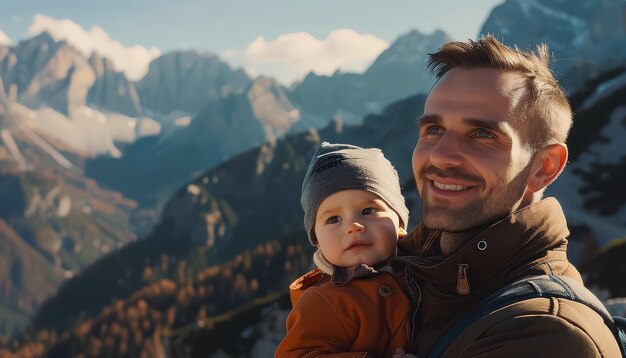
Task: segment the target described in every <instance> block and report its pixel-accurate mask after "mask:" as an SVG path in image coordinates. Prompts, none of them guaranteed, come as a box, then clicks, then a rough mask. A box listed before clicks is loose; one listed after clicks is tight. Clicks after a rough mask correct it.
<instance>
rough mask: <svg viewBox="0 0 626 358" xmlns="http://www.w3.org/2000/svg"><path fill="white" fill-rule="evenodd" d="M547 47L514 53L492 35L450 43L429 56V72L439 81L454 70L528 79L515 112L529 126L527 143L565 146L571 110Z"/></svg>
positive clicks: (543, 145)
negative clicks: (478, 70)
mask: <svg viewBox="0 0 626 358" xmlns="http://www.w3.org/2000/svg"><path fill="white" fill-rule="evenodd" d="M549 64H550V56H549V53H548V46H547V45H546V44H541V45H539V46H537V49H536V51H532V52H530V51H521V50H518V49H517V48H515V49H513V48H510V47H508V46H506V45H504V44H502V43H501V42H500V41H498V40H497V39H496V38H495V37H493V36H492V35H487V36H483V37H481V38H480V39H479V40H477V41H473V40H469V41H468V42H449V43H446V44H445V45H443V46H442V47H441V48H440V49H439V50H438V51H437V52H436V53H434V54H429V60H428V69H429V70H430V71H431V72H433V73H434V74H435V76H436V77H437V79H440V78H441V77H442V76H443V75H445V74H446V73H447V72H448V71H450V70H451V69H453V68H457V67H459V68H464V69H473V68H495V69H500V70H502V71H505V72H517V73H521V74H522V75H524V76H525V77H526V93H525V94H524V96H525V97H526V98H527V99H528V100H527V101H521V102H520V104H519V106H520V107H518V108H515V111H514V113H517V115H515V116H514V118H515V119H516V121H519V122H520V123H523V124H527V125H526V126H525V128H526V136H525V137H526V138H525V140H524V141H525V142H526V144H528V145H529V146H530V147H531V148H533V149H535V150H537V149H540V148H543V147H545V146H547V145H549V144H553V143H562V144H565V141H566V140H567V134H568V133H569V130H570V128H571V126H572V109H571V107H570V104H569V102H568V100H567V97H566V96H565V93H564V92H563V89H562V88H561V86H559V84H558V83H557V81H556V79H555V78H554V76H553V74H552V71H551V70H550V67H549Z"/></svg>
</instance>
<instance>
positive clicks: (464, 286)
mask: <svg viewBox="0 0 626 358" xmlns="http://www.w3.org/2000/svg"><path fill="white" fill-rule="evenodd" d="M468 269H469V265H468V264H459V272H458V274H457V280H456V292H458V293H460V294H462V295H467V294H468V293H470V284H469V279H468V278H467V270H468Z"/></svg>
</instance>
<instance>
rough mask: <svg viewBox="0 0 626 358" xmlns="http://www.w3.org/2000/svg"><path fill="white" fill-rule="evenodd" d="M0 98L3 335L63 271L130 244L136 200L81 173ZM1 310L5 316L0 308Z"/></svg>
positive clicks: (73, 158) (75, 160) (21, 322)
mask: <svg viewBox="0 0 626 358" xmlns="http://www.w3.org/2000/svg"><path fill="white" fill-rule="evenodd" d="M14 106H21V105H19V104H16V103H14V102H10V101H5V100H0V203H2V205H0V242H1V244H0V257H1V258H2V259H0V291H1V292H2V293H0V311H2V312H3V313H2V315H0V334H9V333H12V332H16V331H18V330H19V329H21V328H22V327H24V326H25V325H26V324H27V322H28V319H29V318H30V317H31V316H32V315H33V314H34V313H35V311H36V310H37V309H38V308H39V306H40V305H41V304H42V303H43V301H44V300H45V299H46V298H47V297H48V296H49V295H51V294H53V293H54V292H56V289H57V287H58V285H59V284H60V283H61V282H62V281H63V280H65V279H67V278H68V277H71V276H72V275H74V274H76V273H77V272H79V271H80V270H81V269H83V268H84V267H86V266H87V265H89V264H91V263H92V262H94V261H95V260H96V259H98V258H99V257H101V256H102V255H103V254H104V253H107V252H109V251H112V250H114V249H116V248H118V247H120V246H124V245H125V244H127V243H129V242H132V241H134V240H135V238H136V236H135V234H134V232H133V228H132V227H131V224H130V221H131V214H132V213H133V212H134V210H135V209H136V203H135V202H133V201H131V200H128V199H126V198H124V197H123V196H122V195H120V194H119V193H116V192H112V191H110V190H107V189H103V188H101V187H100V186H99V185H98V184H97V183H96V182H95V181H93V180H89V179H86V178H85V177H84V176H82V174H81V173H80V167H79V166H78V165H80V163H81V160H80V157H79V156H77V155H72V154H69V153H67V152H63V151H62V150H58V149H55V148H54V147H53V146H52V145H51V144H50V143H49V142H47V141H46V140H44V139H43V138H42V137H41V136H40V135H39V134H38V133H37V131H35V130H33V129H32V128H31V127H29V126H28V124H27V123H26V122H27V118H24V117H22V116H20V115H19V114H20V112H19V111H15V110H13V109H12V107H14ZM5 313H6V314H5Z"/></svg>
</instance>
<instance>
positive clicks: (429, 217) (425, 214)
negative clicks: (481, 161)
mask: <svg viewBox="0 0 626 358" xmlns="http://www.w3.org/2000/svg"><path fill="white" fill-rule="evenodd" d="M529 171H530V168H527V169H526V168H525V169H524V170H522V171H521V172H520V173H518V175H517V176H516V177H515V178H513V180H511V181H510V182H509V183H508V184H503V183H505V182H506V181H505V180H504V179H503V178H498V183H500V184H499V185H498V186H497V187H494V188H492V189H491V190H490V191H488V192H485V193H483V194H482V195H481V196H479V197H477V198H475V199H474V200H471V201H469V202H468V203H467V204H466V205H464V206H463V207H460V208H453V207H451V204H450V203H449V202H448V201H447V200H443V199H428V198H427V197H426V198H425V195H424V194H427V193H424V190H425V189H424V188H425V187H426V186H427V185H430V184H429V183H422V186H421V188H418V189H419V190H418V191H419V193H420V196H421V197H422V223H423V224H424V225H425V226H426V227H428V228H429V229H439V230H443V231H446V232H452V233H455V232H463V231H468V230H471V229H474V228H479V227H484V226H486V225H489V224H493V223H495V222H497V221H499V220H501V219H504V218H505V217H507V216H509V215H510V214H511V213H512V212H513V211H515V210H517V209H518V207H519V204H520V202H521V201H522V197H523V196H524V192H525V189H526V180H527V178H528V172H529ZM426 190H428V189H426Z"/></svg>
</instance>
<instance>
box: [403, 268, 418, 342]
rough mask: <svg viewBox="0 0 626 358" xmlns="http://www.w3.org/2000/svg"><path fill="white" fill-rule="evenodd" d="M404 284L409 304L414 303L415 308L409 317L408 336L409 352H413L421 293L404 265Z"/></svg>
mask: <svg viewBox="0 0 626 358" xmlns="http://www.w3.org/2000/svg"><path fill="white" fill-rule="evenodd" d="M409 277H410V282H409ZM404 282H405V285H406V287H407V290H408V291H409V295H410V300H411V302H414V303H415V308H414V309H413V314H412V316H411V332H410V335H409V337H410V340H409V352H413V346H414V340H415V325H416V322H415V317H416V316H417V311H418V309H419V306H420V303H421V301H422V291H421V289H420V288H419V285H418V284H417V282H415V279H414V278H413V277H412V276H409V269H408V267H407V266H406V265H405V266H404ZM411 284H413V285H414V287H415V289H416V290H417V294H416V293H415V292H414V291H413V286H412V285H411Z"/></svg>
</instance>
